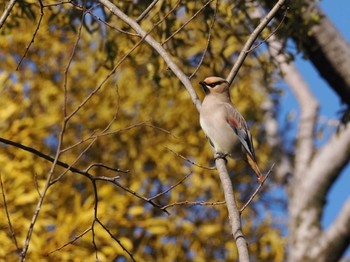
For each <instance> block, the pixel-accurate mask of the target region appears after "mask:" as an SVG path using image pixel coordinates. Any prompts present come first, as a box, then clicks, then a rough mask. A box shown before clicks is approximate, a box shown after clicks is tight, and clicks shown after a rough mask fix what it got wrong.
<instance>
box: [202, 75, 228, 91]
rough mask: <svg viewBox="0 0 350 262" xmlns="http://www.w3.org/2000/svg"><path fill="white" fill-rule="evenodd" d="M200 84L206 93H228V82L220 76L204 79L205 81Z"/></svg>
mask: <svg viewBox="0 0 350 262" xmlns="http://www.w3.org/2000/svg"><path fill="white" fill-rule="evenodd" d="M199 84H200V85H201V86H202V87H203V89H204V92H205V93H206V94H207V95H208V94H214V93H219V94H222V93H227V92H228V88H229V86H228V82H227V81H226V80H225V79H224V78H221V77H218V76H210V77H207V78H206V79H204V81H202V82H199Z"/></svg>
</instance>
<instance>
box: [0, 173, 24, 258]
mask: <svg viewBox="0 0 350 262" xmlns="http://www.w3.org/2000/svg"><path fill="white" fill-rule="evenodd" d="M0 187H1V193H2V200H3V203H4V208H5V213H6V217H7V223H8V225H9V228H10V232H11V236H12V239H13V242H15V245H16V248H17V251H18V252H20V251H21V249H20V248H19V246H18V242H17V238H16V234H15V231H14V229H13V226H12V223H11V218H10V213H9V210H8V207H7V201H6V195H5V188H4V184H3V183H2V177H1V173H0Z"/></svg>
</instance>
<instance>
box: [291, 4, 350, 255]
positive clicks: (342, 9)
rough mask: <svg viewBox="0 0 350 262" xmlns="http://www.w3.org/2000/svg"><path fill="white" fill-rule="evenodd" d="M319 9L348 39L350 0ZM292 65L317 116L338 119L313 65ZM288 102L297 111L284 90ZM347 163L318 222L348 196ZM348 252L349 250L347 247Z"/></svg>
mask: <svg viewBox="0 0 350 262" xmlns="http://www.w3.org/2000/svg"><path fill="white" fill-rule="evenodd" d="M320 5H321V8H322V10H323V11H324V12H325V13H326V15H327V16H328V17H329V18H330V19H331V21H332V22H333V23H334V24H335V26H336V27H337V28H338V29H339V30H340V31H341V32H342V34H343V36H344V37H345V38H346V39H347V41H348V42H350V27H349V13H350V1H349V0H337V1H335V0H323V1H321V3H320ZM296 66H297V67H298V69H299V70H300V72H301V73H302V75H303V76H304V78H305V80H306V81H307V82H308V84H309V85H310V87H311V89H312V92H313V94H314V95H315V96H316V97H317V98H318V99H319V101H320V106H321V108H320V115H321V116H324V117H325V118H326V119H339V115H338V114H337V112H338V111H339V109H340V108H342V106H341V104H340V100H339V98H338V96H337V95H336V94H335V92H334V91H333V90H332V89H331V88H329V86H328V84H327V83H326V82H325V81H324V80H323V79H322V78H321V77H320V75H319V74H318V72H317V71H316V70H315V69H314V67H313V65H312V64H311V63H309V62H308V61H305V60H303V59H302V58H301V57H298V58H297V60H296ZM288 100H289V101H290V102H289V103H286V105H287V108H284V110H286V111H285V112H288V111H290V110H297V108H296V107H295V106H296V104H295V102H293V99H292V98H291V94H290V93H289V92H287V93H286V96H285V98H284V101H285V102H287V101H288ZM349 185H350V164H348V165H347V168H346V169H345V170H344V171H343V172H342V174H341V176H340V177H339V178H338V180H337V181H336V183H335V184H334V186H333V187H332V189H331V191H330V193H329V196H328V199H327V205H326V209H325V214H324V217H323V221H322V225H323V226H324V227H328V226H329V225H330V223H332V221H333V220H334V218H335V217H336V216H337V214H338V213H339V211H340V209H341V207H342V205H343V204H344V201H345V200H346V199H347V198H348V197H349V196H350V190H349ZM347 253H348V254H350V249H348V252H347Z"/></svg>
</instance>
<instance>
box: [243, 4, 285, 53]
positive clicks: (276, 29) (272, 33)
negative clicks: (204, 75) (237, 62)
mask: <svg viewBox="0 0 350 262" xmlns="http://www.w3.org/2000/svg"><path fill="white" fill-rule="evenodd" d="M288 10H289V7H287V8H286V10H285V11H284V14H283V17H282V19H281V21H280V22H279V23H278V25H277V26H276V28H275V29H274V30H272V32H271V33H270V34H269V35H268V36H267V37H266V38H264V39H263V40H262V41H260V42H259V43H258V44H257V45H255V46H253V47H252V48H250V49H249V50H247V52H248V53H250V52H252V51H254V50H255V49H257V48H258V47H259V46H261V45H262V44H263V43H266V42H267V40H269V39H270V38H271V36H273V35H274V34H276V32H277V31H278V29H279V28H280V27H281V25H282V24H283V22H284V19H285V18H286V16H287V13H288Z"/></svg>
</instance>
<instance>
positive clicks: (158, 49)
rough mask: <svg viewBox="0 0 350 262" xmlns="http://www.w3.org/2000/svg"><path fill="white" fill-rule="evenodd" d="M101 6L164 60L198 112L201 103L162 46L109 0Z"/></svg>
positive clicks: (103, 1)
mask: <svg viewBox="0 0 350 262" xmlns="http://www.w3.org/2000/svg"><path fill="white" fill-rule="evenodd" d="M98 2H100V3H101V4H102V5H104V6H105V7H106V8H107V9H108V10H110V11H111V12H112V13H113V14H114V15H116V16H117V17H119V18H120V19H121V20H123V21H124V22H125V23H126V24H128V25H130V26H131V27H132V28H133V29H134V30H135V31H136V32H137V33H139V34H140V35H141V36H143V37H144V39H145V41H146V42H147V43H148V44H149V45H150V46H151V47H152V48H153V49H154V50H155V51H156V52H157V53H158V54H159V55H160V56H161V57H162V58H163V59H164V61H165V62H166V64H167V65H168V67H169V69H171V70H172V72H173V73H174V74H175V75H176V76H177V77H178V79H179V80H180V81H181V82H182V84H183V85H184V86H185V88H186V89H187V91H188V93H189V94H190V96H191V99H192V102H193V103H194V104H195V106H196V108H197V110H200V107H201V102H200V100H199V98H198V96H197V93H196V91H195V90H194V88H193V86H192V84H191V82H190V81H189V79H188V77H187V76H186V75H185V74H184V73H183V71H182V70H181V69H180V68H179V67H178V66H177V65H176V64H175V63H174V61H173V60H172V58H171V57H170V55H169V54H168V52H167V51H166V50H165V49H164V48H163V47H162V45H161V44H160V43H159V42H157V41H156V40H155V39H154V38H153V37H152V36H150V35H149V34H148V33H147V32H146V31H145V30H144V29H143V28H141V27H140V25H139V24H138V23H137V22H136V21H135V20H133V19H131V18H130V17H129V16H127V15H126V14H125V13H123V12H122V11H121V10H120V9H119V8H118V7H117V6H116V5H114V4H113V3H112V2H111V1H109V0H98Z"/></svg>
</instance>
